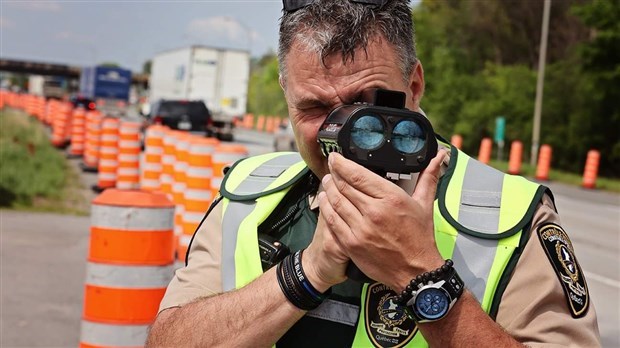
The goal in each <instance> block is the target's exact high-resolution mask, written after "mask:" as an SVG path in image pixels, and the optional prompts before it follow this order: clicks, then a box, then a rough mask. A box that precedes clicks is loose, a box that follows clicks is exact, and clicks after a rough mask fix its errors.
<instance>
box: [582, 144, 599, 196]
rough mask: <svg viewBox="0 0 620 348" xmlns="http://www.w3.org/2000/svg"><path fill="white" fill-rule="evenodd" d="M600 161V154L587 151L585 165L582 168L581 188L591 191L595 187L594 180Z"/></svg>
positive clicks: (595, 151)
mask: <svg viewBox="0 0 620 348" xmlns="http://www.w3.org/2000/svg"><path fill="white" fill-rule="evenodd" d="M600 161H601V153H600V152H599V151H597V150H590V151H588V157H587V158H586V165H585V167H584V168H583V182H582V186H583V187H585V188H589V189H593V188H595V187H596V178H597V176H598V166H599V163H600Z"/></svg>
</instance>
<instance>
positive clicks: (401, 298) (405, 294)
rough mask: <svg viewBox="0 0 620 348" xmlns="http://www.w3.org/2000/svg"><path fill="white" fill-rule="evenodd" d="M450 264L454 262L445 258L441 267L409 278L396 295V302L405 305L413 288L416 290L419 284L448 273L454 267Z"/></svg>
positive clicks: (410, 296)
mask: <svg viewBox="0 0 620 348" xmlns="http://www.w3.org/2000/svg"><path fill="white" fill-rule="evenodd" d="M452 266H454V262H452V260H450V259H447V260H446V262H445V263H444V264H443V265H442V266H441V267H439V268H437V269H435V270H433V271H430V272H424V273H422V274H420V275H418V276H417V277H415V278H413V279H411V281H410V282H409V284H408V285H407V286H406V287H405V289H404V290H403V291H401V293H400V294H399V295H398V296H397V297H396V303H399V304H401V305H403V306H406V305H407V302H409V300H411V298H412V297H413V291H414V290H417V289H418V288H419V287H420V286H421V285H424V284H426V283H428V282H429V281H431V280H432V281H435V280H438V279H439V278H440V277H441V276H442V275H444V274H448V272H453V271H454V268H453V267H452Z"/></svg>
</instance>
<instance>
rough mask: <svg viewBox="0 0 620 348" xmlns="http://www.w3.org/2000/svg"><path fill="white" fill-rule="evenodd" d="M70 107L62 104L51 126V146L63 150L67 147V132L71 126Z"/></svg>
mask: <svg viewBox="0 0 620 348" xmlns="http://www.w3.org/2000/svg"><path fill="white" fill-rule="evenodd" d="M72 111H73V110H72V107H71V105H70V104H68V103H63V104H62V105H61V107H60V110H59V112H58V114H57V115H56V117H55V118H54V123H53V125H52V145H54V146H55V147H58V148H64V147H65V146H66V145H67V132H68V129H70V126H71V113H72Z"/></svg>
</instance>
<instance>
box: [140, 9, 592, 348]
mask: <svg viewBox="0 0 620 348" xmlns="http://www.w3.org/2000/svg"><path fill="white" fill-rule="evenodd" d="M412 25H413V23H412V20H411V9H410V8H409V6H408V1H405V0H393V1H386V0H342V1H333V0H315V1H312V0H290V1H289V0H285V1H284V11H283V16H282V18H281V23H280V46H279V52H278V53H279V63H280V84H281V86H282V88H283V90H284V94H285V97H286V100H287V103H288V108H289V117H290V121H291V122H292V125H293V128H294V130H295V136H296V140H297V144H298V148H299V152H300V155H301V158H300V157H299V156H298V155H296V154H291V153H280V154H278V153H276V154H268V155H262V156H258V157H253V158H250V159H247V160H244V161H241V162H239V163H237V164H236V165H234V166H233V167H232V169H231V170H230V171H229V172H228V173H227V176H226V178H225V180H224V183H223V184H222V188H221V195H222V197H220V198H218V199H217V200H216V201H215V202H214V203H213V205H212V207H211V208H210V209H209V211H208V212H207V216H206V218H205V220H204V221H203V223H202V224H201V225H200V227H199V228H198V230H197V232H196V234H195V235H194V238H193V241H192V243H191V246H190V248H189V252H188V259H187V265H186V267H184V268H181V269H179V270H178V271H177V272H176V275H175V277H174V279H173V280H172V282H171V283H170V285H169V287H168V289H167V292H166V295H165V297H164V299H163V301H162V303H161V306H160V312H159V314H158V317H157V319H156V322H155V323H154V324H153V326H152V328H151V331H150V334H149V339H148V342H147V343H148V345H149V346H179V347H180V346H227V347H242V346H252V347H254V346H271V345H274V344H276V345H277V346H295V347H300V346H336V347H345V346H358V347H403V346H407V347H409V346H412V347H419V346H427V345H430V346H438V347H448V346H459V347H470V346H479V347H482V346H493V347H497V346H500V347H509V346H521V345H528V346H532V347H533V346H545V347H548V346H580V347H586V346H587V347H592V346H598V345H600V343H599V334H598V327H597V323H596V314H595V311H594V307H593V305H592V304H591V303H590V298H589V294H588V289H587V283H586V281H585V279H584V276H583V272H582V270H581V268H580V267H579V264H578V262H577V259H576V258H575V253H574V249H573V246H572V244H571V242H570V239H569V238H568V236H567V234H566V232H565V231H564V230H563V228H562V227H561V225H560V221H559V217H558V215H557V213H556V211H555V206H554V204H553V199H552V196H551V194H550V192H549V191H548V189H546V188H545V187H543V186H540V185H538V184H534V183H531V182H529V181H526V180H525V179H522V178H519V177H513V176H507V175H504V174H503V173H500V172H497V171H495V170H493V169H491V168H489V167H487V166H485V165H483V164H481V163H479V162H477V161H475V160H474V159H472V158H469V157H468V156H467V155H466V154H464V153H462V152H459V151H457V150H456V149H454V148H450V146H449V145H448V144H445V143H443V142H441V141H440V145H439V147H440V150H439V152H438V154H437V156H436V157H435V158H434V159H433V160H432V161H431V162H430V164H429V166H428V167H427V168H426V169H425V170H424V171H423V172H421V173H420V175H419V176H417V177H414V179H411V180H404V181H401V182H398V183H397V184H398V185H395V184H394V183H393V182H391V181H388V180H386V179H385V178H382V177H380V176H378V175H376V174H375V173H373V172H371V171H369V170H368V169H366V168H364V167H362V166H360V165H358V164H356V163H354V162H352V161H350V160H348V159H346V158H344V157H342V156H341V155H339V154H331V155H330V156H329V158H326V157H324V156H323V155H322V154H321V151H320V149H319V145H318V144H317V132H318V130H319V127H320V126H321V124H322V123H323V121H324V120H325V117H326V115H327V114H328V113H329V112H330V110H332V109H334V108H335V107H337V106H339V105H343V104H351V103H353V102H354V101H356V100H358V98H359V95H360V94H361V93H362V91H364V90H366V89H369V88H383V89H389V90H398V91H403V92H405V94H406V107H407V108H408V109H409V110H413V111H418V112H421V109H420V102H421V98H422V95H423V92H424V74H423V69H422V64H421V62H419V61H418V60H417V59H416V55H415V48H414V45H413V28H412ZM422 34H423V33H422ZM431 121H432V115H431ZM399 186H400V187H399ZM265 238H266V240H268V241H271V244H270V242H267V243H266V244H265V245H266V246H267V247H266V248H265V245H262V246H263V248H260V247H259V239H261V240H265ZM274 240H277V241H278V242H273V241H274ZM282 245H285V246H286V247H288V248H289V249H290V254H289V255H288V256H286V257H284V258H283V259H282V260H280V259H278V260H274V262H278V261H279V262H278V263H277V265H276V266H274V267H271V268H269V265H267V266H265V265H263V264H261V257H260V255H261V253H265V254H269V250H268V249H269V247H275V249H278V246H280V247H282ZM277 254H278V255H280V254H282V255H285V253H279V252H278V253H277ZM270 255H271V254H270ZM263 256H265V255H263ZM267 256H269V255H267ZM271 256H273V255H271ZM350 263H354V264H355V265H356V266H357V267H358V268H359V270H361V271H362V272H363V273H364V274H365V275H367V276H368V277H370V278H371V279H373V281H369V282H360V281H355V280H352V279H348V277H347V267H348V265H349V264H350ZM264 266H265V267H264Z"/></svg>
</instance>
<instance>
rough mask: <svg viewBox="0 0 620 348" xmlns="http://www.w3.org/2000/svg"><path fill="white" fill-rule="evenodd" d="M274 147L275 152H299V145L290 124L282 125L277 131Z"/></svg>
mask: <svg viewBox="0 0 620 348" xmlns="http://www.w3.org/2000/svg"><path fill="white" fill-rule="evenodd" d="M273 147H274V149H275V151H297V143H295V133H294V132H293V127H291V123H290V122H286V123H284V124H281V125H280V126H279V127H278V130H276V133H275V136H274V140H273Z"/></svg>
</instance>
